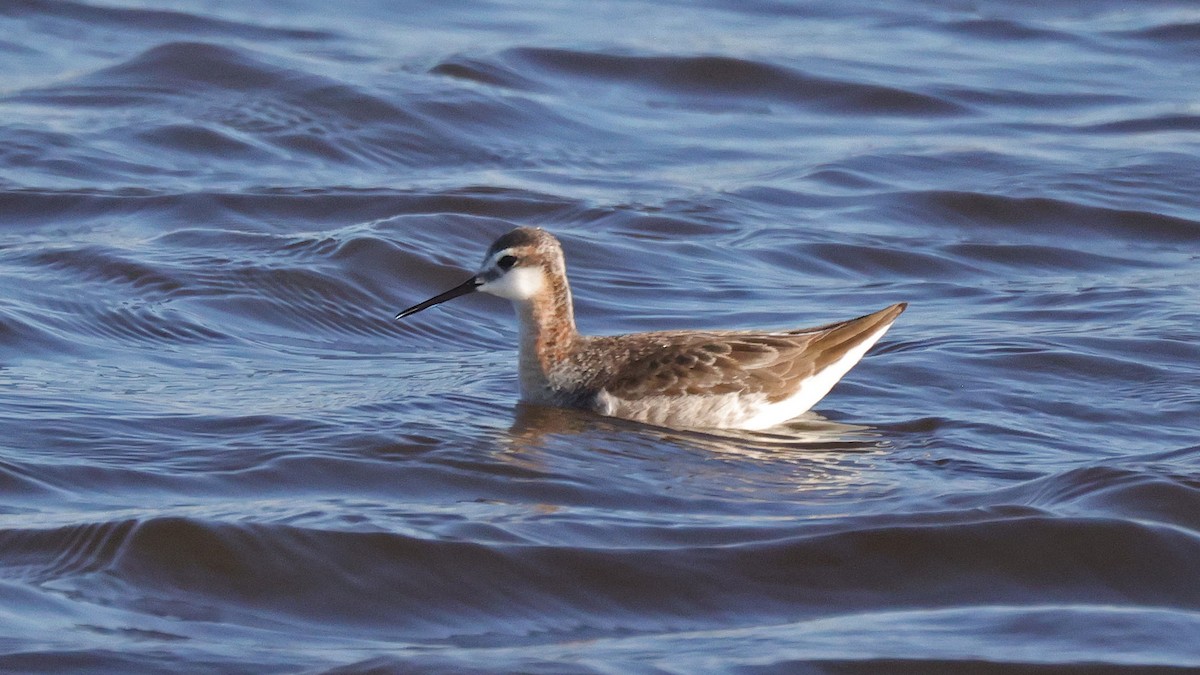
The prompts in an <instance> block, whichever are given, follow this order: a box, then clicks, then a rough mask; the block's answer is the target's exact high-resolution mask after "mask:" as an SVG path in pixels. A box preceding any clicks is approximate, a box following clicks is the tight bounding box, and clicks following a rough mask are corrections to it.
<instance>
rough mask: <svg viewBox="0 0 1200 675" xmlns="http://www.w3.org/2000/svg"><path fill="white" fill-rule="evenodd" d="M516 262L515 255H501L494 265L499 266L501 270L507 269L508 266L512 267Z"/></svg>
mask: <svg viewBox="0 0 1200 675" xmlns="http://www.w3.org/2000/svg"><path fill="white" fill-rule="evenodd" d="M516 264H517V257H516V256H512V255H506V256H502V257H501V258H500V259H499V260H497V261H496V267H499V268H500V269H502V270H506V269H509V268H510V267H512V266H513V265H516Z"/></svg>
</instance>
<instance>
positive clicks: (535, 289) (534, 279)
mask: <svg viewBox="0 0 1200 675" xmlns="http://www.w3.org/2000/svg"><path fill="white" fill-rule="evenodd" d="M545 285H546V279H545V275H544V274H543V272H542V268H540V267H516V268H513V269H511V270H509V271H508V272H507V273H506V274H505V275H504V276H502V277H500V278H499V279H496V280H494V281H488V282H485V283H484V284H482V285H480V287H479V290H480V291H482V292H484V293H489V294H491V295H496V296H499V297H501V298H507V299H509V300H512V301H513V302H524V301H528V300H529V299H531V298H532V297H533V296H535V295H537V294H538V293H540V292H541V290H542V288H543V287H544V286H545Z"/></svg>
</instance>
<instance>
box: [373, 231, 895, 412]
mask: <svg viewBox="0 0 1200 675" xmlns="http://www.w3.org/2000/svg"><path fill="white" fill-rule="evenodd" d="M476 290H479V291H483V292H485V293H491V294H493V295H498V296H500V297H503V298H508V299H509V300H512V301H513V304H514V306H515V307H516V310H517V316H518V318H519V320H520V326H521V345H520V359H519V363H520V366H519V373H520V383H521V396H522V398H523V399H525V400H526V401H529V402H531V403H539V404H544V405H557V406H566V407H576V408H586V409H589V410H593V411H596V412H599V413H601V414H605V415H612V416H615V417H623V418H627V419H632V420H637V421H641V422H648V423H651V424H658V425H662V426H672V427H693V428H695V427H723V428H740V429H763V428H766V427H770V426H773V425H776V424H779V423H781V422H784V421H786V420H788V419H791V418H793V417H795V416H797V415H799V414H800V413H803V412H804V411H806V410H808V409H809V408H811V407H812V406H813V405H814V404H816V402H817V401H819V400H821V398H823V397H824V396H825V394H827V393H829V390H830V389H831V388H832V387H833V385H834V384H836V383H837V381H838V380H840V379H841V378H842V376H843V375H845V374H846V373H847V372H848V371H849V370H850V368H852V367H853V366H854V364H856V363H858V361H859V359H861V358H862V357H863V355H864V354H865V353H866V352H867V350H868V349H870V348H871V346H872V345H873V344H875V342H876V341H878V340H879V338H880V337H882V336H883V334H884V332H886V331H887V329H888V328H889V327H890V326H891V325H892V323H893V322H894V321H895V320H896V317H898V316H899V315H900V313H901V312H903V311H904V309H905V307H906V304H905V303H899V304H895V305H892V306H891V307H888V308H886V309H883V310H880V311H878V312H875V313H873V314H868V315H866V316H863V317H859V318H857V319H850V320H849V321H841V322H838V323H833V324H829V325H826V326H820V327H817V328H804V329H799V330H790V331H780V332H767V331H660V332H653V333H633V334H628V335H611V336H596V337H593V336H586V335H580V334H579V331H578V330H576V328H575V316H574V310H573V308H572V303H571V289H570V287H569V286H568V284H567V273H566V264H565V262H564V260H563V254H562V247H561V246H560V245H559V243H558V240H557V239H555V238H554V236H553V235H552V234H550V233H549V232H546V231H545V230H542V229H535V228H527V227H520V228H517V229H515V230H513V231H511V232H509V233H508V234H505V235H504V236H502V237H500V238H499V239H497V240H496V241H495V243H493V244H492V246H491V247H490V248H489V249H488V252H487V255H486V256H485V257H484V263H483V266H482V267H481V269H480V272H479V274H477V275H476V276H474V277H472V278H470V279H468V280H467V281H466V282H464V283H463V284H461V285H459V286H457V287H455V288H453V289H451V290H449V291H447V292H445V293H442V294H441V295H438V296H436V297H433V298H431V299H429V300H427V301H425V302H423V303H420V304H418V305H414V306H413V307H410V308H408V309H406V310H404V311H403V312H400V314H398V315H397V317H396V318H397V319H399V318H403V317H405V316H409V315H411V314H415V313H416V312H419V311H421V310H423V309H426V308H428V307H432V306H433V305H436V304H438V303H441V302H445V301H446V300H449V299H451V298H454V297H458V296H459V295H465V294H466V293H470V292H472V291H476Z"/></svg>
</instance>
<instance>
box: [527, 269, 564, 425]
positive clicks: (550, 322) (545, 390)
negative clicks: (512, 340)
mask: <svg viewBox="0 0 1200 675" xmlns="http://www.w3.org/2000/svg"><path fill="white" fill-rule="evenodd" d="M546 284H547V285H548V288H547V289H544V290H543V292H541V293H538V294H537V295H536V296H535V297H532V298H529V299H528V300H522V301H519V302H516V303H515V304H516V309H517V318H518V320H519V321H520V324H521V355H520V376H521V395H522V397H523V398H525V399H527V400H532V401H535V402H537V401H539V400H543V399H547V398H548V397H550V396H551V395H552V394H553V393H554V385H553V377H552V375H553V372H554V370H555V366H557V365H558V364H561V363H564V362H565V361H567V360H568V359H569V358H570V355H571V352H572V350H574V349H575V347H576V344H577V342H578V340H579V331H577V330H576V329H575V312H574V309H573V308H572V306H571V289H570V288H569V287H568V286H567V283H566V279H547V280H546ZM546 402H549V401H548V400H547V401H546Z"/></svg>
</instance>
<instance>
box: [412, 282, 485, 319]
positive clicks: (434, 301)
mask: <svg viewBox="0 0 1200 675" xmlns="http://www.w3.org/2000/svg"><path fill="white" fill-rule="evenodd" d="M478 287H479V279H477V278H476V277H471V278H470V279H467V280H466V281H464V282H463V283H461V284H459V285H458V286H455V287H454V288H451V289H450V290H448V291H446V292H445V293H442V294H441V295H435V296H433V297H432V298H430V299H428V300H426V301H425V302H422V303H421V304H419V305H413V306H412V307H409V308H408V309H406V310H404V311H403V312H400V313H399V314H397V315H396V319H403V318H404V317H406V316H409V315H411V314H416V313H417V312H419V311H421V310H423V309H429V308H430V307H433V306H434V305H440V304H442V303H443V302H445V301H447V300H453V299H454V298H457V297H458V296H460V295H466V294H467V293H473V292H474V291H475V289H476V288H478Z"/></svg>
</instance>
